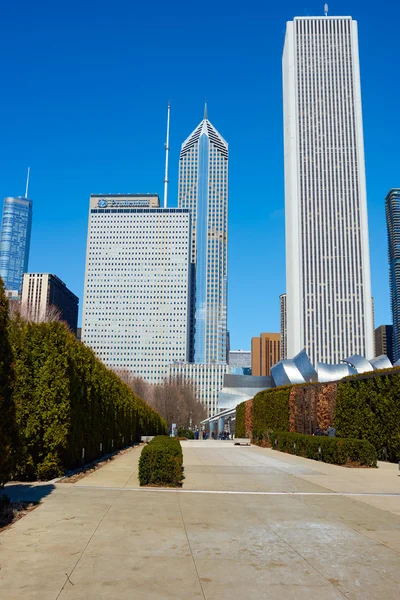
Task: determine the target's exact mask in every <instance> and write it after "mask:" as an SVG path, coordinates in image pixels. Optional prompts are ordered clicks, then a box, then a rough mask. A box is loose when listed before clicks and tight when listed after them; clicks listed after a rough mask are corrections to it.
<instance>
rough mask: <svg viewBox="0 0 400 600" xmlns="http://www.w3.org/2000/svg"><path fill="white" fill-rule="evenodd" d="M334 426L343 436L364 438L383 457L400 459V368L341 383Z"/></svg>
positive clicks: (354, 377) (352, 378) (395, 460)
mask: <svg viewBox="0 0 400 600" xmlns="http://www.w3.org/2000/svg"><path fill="white" fill-rule="evenodd" d="M334 424H335V427H336V429H337V432H338V434H339V435H340V436H341V437H351V438H357V439H365V440H368V441H369V442H371V443H372V444H373V446H374V447H375V448H376V451H377V452H378V456H379V458H381V457H382V453H383V448H384V447H386V449H387V456H388V459H389V460H391V461H394V462H397V461H398V460H399V459H400V369H392V370H390V371H383V372H379V371H378V372H376V373H371V374H367V375H365V374H364V375H359V376H353V377H351V378H347V379H345V380H343V381H340V382H339V383H338V394H337V399H336V410H335V416H334Z"/></svg>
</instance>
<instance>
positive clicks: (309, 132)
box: [283, 17, 374, 365]
mask: <svg viewBox="0 0 400 600" xmlns="http://www.w3.org/2000/svg"><path fill="white" fill-rule="evenodd" d="M283 98H284V142H285V218H286V294H287V300H286V301H287V356H288V358H292V357H293V356H294V355H295V354H297V353H298V352H299V351H300V350H302V349H303V348H305V349H306V351H307V353H308V355H309V356H310V358H311V360H312V362H313V363H314V365H316V363H317V361H324V362H328V363H338V362H339V361H340V360H341V359H343V358H345V357H347V356H350V355H352V354H361V355H362V356H365V357H367V358H371V357H372V356H373V351H374V335H373V324H372V305H371V282H370V260H369V242H368V221H367V199H366V183H365V168H364V142H363V126H362V111H361V90H360V70H359V58H358V36H357V23H356V21H353V20H352V19H351V17H296V18H295V19H294V21H292V22H288V23H287V29H286V39H285V47H284V52H283Z"/></svg>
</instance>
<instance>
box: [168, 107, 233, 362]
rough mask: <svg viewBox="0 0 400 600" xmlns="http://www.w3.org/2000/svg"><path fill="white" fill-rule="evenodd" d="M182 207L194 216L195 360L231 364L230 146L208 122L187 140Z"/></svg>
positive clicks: (181, 173) (182, 167) (182, 158)
mask: <svg viewBox="0 0 400 600" xmlns="http://www.w3.org/2000/svg"><path fill="white" fill-rule="evenodd" d="M178 205H179V207H180V208H188V209H189V210H190V213H191V216H192V248H191V261H192V264H193V268H194V283H195V285H194V290H193V294H192V296H193V301H194V310H193V314H194V319H193V323H192V337H193V360H194V362H196V363H225V362H226V329H227V281H228V144H227V142H226V141H225V140H224V138H223V137H222V136H221V135H220V134H219V133H218V131H217V130H216V129H215V127H213V125H212V124H211V123H210V121H209V120H208V110H207V103H205V105H204V118H203V120H202V121H201V123H200V124H199V125H198V126H197V127H196V129H195V130H194V131H193V132H192V133H191V134H190V136H189V137H188V138H187V139H186V140H185V141H184V143H183V144H182V148H181V153H180V161H179V186H178Z"/></svg>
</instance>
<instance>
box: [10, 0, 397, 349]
mask: <svg viewBox="0 0 400 600" xmlns="http://www.w3.org/2000/svg"><path fill="white" fill-rule="evenodd" d="M317 8H318V9H320V10H321V11H322V7H317ZM331 8H333V7H331ZM257 10H258V11H259V14H260V16H262V17H263V16H264V14H265V13H266V12H267V11H266V8H265V7H264V6H262V5H261V3H260V5H259V6H258V7H257ZM347 10H348V8H346V9H344V5H343V4H342V5H341V4H340V3H339V4H338V5H337V6H336V5H335V11H336V12H337V13H339V14H340V13H341V14H346V13H347ZM14 12H15V11H14V10H13V9H12V8H10V7H7V9H6V17H8V19H9V20H10V19H11V22H12V19H13V18H14V16H15V18H16V15H14ZM245 12H246V11H243V13H242V14H239V13H234V14H233V15H231V16H230V17H229V19H230V21H229V24H230V27H229V30H226V31H224V40H225V43H226V45H227V53H225V55H224V58H222V57H218V60H216V61H211V60H210V57H211V55H213V53H212V52H211V49H210V48H207V47H204V45H200V44H197V45H196V44H195V46H194V47H193V48H192V54H191V61H193V60H195V61H198V63H196V64H198V65H199V66H200V65H204V64H207V69H206V70H203V72H202V77H201V78H200V79H199V78H198V75H197V73H195V70H190V69H189V70H187V69H186V67H187V64H188V61H187V59H186V61H185V60H183V62H182V63H181V61H180V59H179V60H175V58H176V57H177V54H178V48H177V47H174V46H173V47H172V48H171V64H174V65H176V68H175V67H174V69H175V70H174V71H173V72H171V70H167V71H166V73H165V77H163V76H162V74H161V73H160V71H159V70H157V68H156V66H155V62H154V61H153V60H150V61H149V60H148V59H146V58H145V56H144V55H143V57H144V62H143V67H144V66H145V65H146V70H147V71H148V77H147V76H146V73H145V72H144V71H140V72H139V71H138V70H137V69H138V63H136V62H135V60H133V61H132V56H133V54H132V52H133V51H136V49H138V48H140V44H141V41H142V40H141V32H140V31H139V32H138V36H136V37H135V39H134V40H132V41H131V42H130V43H129V44H127V45H126V46H125V45H124V46H123V47H122V46H121V44H122V41H121V40H123V39H124V37H123V36H119V37H118V41H116V42H115V43H113V45H112V47H110V48H108V50H107V53H108V54H109V57H110V58H109V60H110V68H108V66H107V65H108V63H107V64H104V61H103V60H102V58H103V53H102V52H100V54H99V52H98V51H97V54H98V58H97V56H96V57H95V56H94V55H93V56H92V55H89V54H88V49H87V48H86V47H83V46H82V43H83V42H82V40H83V38H81V37H80V36H79V35H78V37H77V39H76V40H75V43H74V45H73V47H71V50H72V52H71V53H69V54H68V56H65V57H63V56H61V57H59V56H58V55H59V52H60V49H61V48H62V47H64V48H65V47H67V48H68V47H69V46H68V41H67V39H63V41H61V39H59V40H58V37H59V35H58V34H59V32H58V30H57V27H58V26H57V23H54V27H53V30H52V29H51V28H49V27H48V23H47V25H46V28H45V29H43V26H42V24H41V23H40V21H37V23H36V20H35V14H34V13H33V12H32V13H31V11H30V9H29V8H28V11H27V13H26V14H24V15H22V17H20V15H18V25H19V27H20V31H21V35H23V36H24V39H26V40H27V43H28V40H29V39H30V32H31V31H32V29H31V26H32V22H34V23H35V26H36V29H37V32H38V33H39V36H40V44H39V46H38V45H37V44H36V43H35V44H32V46H33V47H32V49H31V50H30V60H31V62H28V63H27V64H26V66H25V67H24V65H23V64H22V63H20V62H19V61H20V59H21V57H22V56H23V55H24V52H25V53H26V47H25V46H22V47H18V48H16V49H15V51H14V52H13V54H12V55H10V61H9V63H8V65H7V69H6V73H5V81H6V83H8V85H9V87H10V88H12V89H13V90H14V92H15V94H13V98H14V97H16V98H18V102H14V101H13V102H11V97H10V96H8V97H4V98H2V103H3V106H4V111H3V114H4V115H7V120H6V122H5V123H4V133H5V141H6V144H5V145H4V147H3V149H2V160H3V165H4V173H3V177H2V182H1V186H2V188H1V189H2V190H3V191H2V194H1V195H2V197H4V196H8V195H13V194H14V195H15V194H18V193H22V190H21V189H20V188H23V187H24V171H25V166H26V165H28V164H31V165H32V167H33V169H32V184H31V185H32V196H33V197H34V198H35V217H34V229H33V236H32V245H31V262H30V265H29V269H30V270H31V271H36V272H37V271H39V272H41V271H49V272H56V273H57V274H58V275H59V276H60V277H61V278H62V279H63V280H64V281H67V282H68V285H69V286H70V287H71V289H72V290H73V291H74V292H75V293H77V295H78V296H79V297H80V298H83V294H82V288H83V270H84V259H83V258H82V257H83V256H84V252H85V250H84V247H85V238H86V225H87V198H88V196H89V194H90V193H91V192H93V191H103V190H104V191H110V192H112V191H115V190H117V191H125V190H126V191H131V190H139V191H153V190H154V191H156V192H158V193H159V194H161V192H162V180H163V171H164V164H163V163H164V152H163V142H164V134H165V106H166V103H167V99H168V97H169V96H170V97H171V99H172V123H171V154H170V164H171V165H173V164H176V163H175V161H176V160H177V157H178V155H179V145H180V142H181V140H182V139H183V138H184V137H185V135H186V134H187V128H188V124H190V123H191V122H193V121H194V122H196V121H197V115H198V113H199V111H201V107H202V104H203V99H204V96H205V95H207V97H208V102H209V105H210V110H211V115H212V121H215V123H217V124H218V128H219V130H220V131H222V132H223V133H224V136H226V138H227V139H229V142H230V149H231V167H232V168H231V193H230V223H229V225H230V253H229V259H230V288H229V323H228V327H230V329H231V330H232V347H248V346H249V331H254V330H255V331H257V330H260V329H264V330H272V331H273V330H277V327H278V323H279V303H278V301H277V296H278V295H279V294H280V293H282V292H284V291H285V284H284V264H283V214H282V206H283V199H282V198H283V191H282V190H283V186H282V163H283V160H282V151H281V148H282V119H281V97H280V94H281V92H280V86H281V75H280V55H281V50H282V45H283V33H284V26H285V21H286V20H288V19H291V18H293V16H294V15H296V14H298V13H299V12H301V11H299V6H298V5H296V4H295V3H290V2H289V3H288V4H287V5H286V6H285V7H284V8H277V9H274V10H273V13H272V14H271V19H268V26H267V30H268V36H265V35H264V34H262V35H261V33H262V32H264V31H265V21H263V19H262V18H261V19H260V21H259V22H258V21H257V22H254V19H252V27H253V29H252V34H251V36H249V34H246V35H247V38H246V39H248V40H249V43H248V44H247V45H245V48H241V49H240V52H239V48H237V50H236V48H235V44H234V42H235V43H236V39H237V36H238V34H239V32H240V31H241V29H242V27H243V26H246V24H247V23H250V20H247V17H246V14H245ZM313 12H314V13H315V12H318V11H313ZM331 12H332V11H331ZM352 12H353V16H354V17H356V18H357V19H358V21H359V23H360V50H361V63H362V65H361V66H362V81H363V109H364V125H365V140H366V157H367V174H368V182H367V183H368V197H369V218H370V235H371V238H372V239H371V250H373V251H372V252H371V259H372V263H373V264H372V275H373V277H372V291H373V295H374V297H375V308H376V311H375V313H376V323H388V322H390V303H389V282H388V269H387V257H386V255H385V253H384V251H383V250H382V247H383V248H385V247H386V231H385V216H384V206H383V205H384V196H385V194H386V192H387V190H388V189H390V188H391V187H396V186H398V183H397V181H396V177H397V173H398V168H397V165H398V162H399V158H398V152H399V150H398V147H397V145H396V143H395V141H396V132H397V131H398V117H397V115H396V113H395V112H394V104H395V102H394V99H395V98H396V97H397V96H398V94H396V88H397V86H398V82H397V80H396V78H395V77H393V75H394V73H395V66H394V63H393V61H392V60H391V58H390V57H391V56H393V51H394V50H395V46H394V45H393V44H394V42H393V40H392V39H391V38H390V36H387V35H386V29H385V26H384V19H375V18H374V19H373V18H372V16H371V15H370V14H369V13H368V11H366V10H365V6H364V8H361V5H359V6H356V5H355V6H354V7H353V8H352ZM396 12H398V7H396V6H395V7H394V13H395V15H396ZM91 14H92V13H91V10H90V9H89V8H88V7H85V8H84V9H83V11H82V19H81V21H80V22H81V24H82V26H85V25H86V24H89V22H90V20H89V15H91ZM96 14H97V18H98V22H97V27H98V32H99V35H100V34H101V32H102V31H103V33H105V29H104V27H105V23H106V21H107V26H108V15H107V19H106V15H104V14H102V11H101V10H100V11H98V12H97V13H96ZM223 14H224V11H223V9H222V8H217V13H216V14H215V19H214V21H213V24H212V28H215V29H216V30H218V29H219V28H220V27H221V23H222V17H223ZM395 15H394V18H395ZM144 16H145V15H142V17H144ZM176 16H177V13H175V11H174V9H173V10H172V12H171V17H173V18H175V17H176ZM53 17H54V15H52V14H49V15H48V18H49V19H50V23H51V19H52V18H53ZM185 20H187V16H185V15H183V14H180V15H179V18H178V19H177V23H176V26H177V27H178V28H179V30H180V31H182V30H185V27H182V25H183V24H184V23H185ZM113 21H114V25H115V24H116V22H118V26H121V27H122V31H123V27H124V24H123V23H122V21H121V19H120V18H118V17H117V16H113V17H112V19H111V22H113ZM261 23H264V25H263V26H261ZM63 26H64V27H65V30H66V31H68V30H69V29H71V31H72V29H73V27H74V25H73V22H72V20H70V19H69V17H68V14H67V15H66V19H65V20H63ZM197 27H198V26H197V25H196V24H195V26H194V30H192V33H191V37H192V36H193V35H194V34H195V33H196V31H197ZM155 28H156V29H155V31H156V32H157V33H159V26H158V23H157V22H156V23H155ZM11 30H12V29H11V28H10V31H11ZM213 30H214V29H213ZM172 31H174V29H172ZM53 34H54V35H53ZM56 34H57V35H56ZM7 36H8V32H6V38H5V41H7ZM372 36H373V38H374V39H375V40H376V44H375V48H374V50H373V51H372V48H371V45H370V44H369V41H370V39H371V37H372ZM36 37H37V36H36V35H35V38H36ZM72 37H73V36H71V35H69V39H72ZM56 39H57V43H56V41H55V40H56ZM163 39H164V38H163V37H162V36H161V37H157V36H156V39H155V45H154V46H153V55H152V57H153V58H157V59H158V57H161V56H162V54H161V52H160V48H161V46H162V40H163ZM49 43H50V44H52V48H53V49H54V52H52V53H51V56H50V54H49V57H48V58H46V60H45V61H44V62H40V61H39V62H37V63H36V62H35V60H36V58H37V57H38V56H39V55H40V57H41V56H42V54H41V52H42V51H43V48H44V46H45V45H46V47H47V46H48V44H49ZM54 44H55V45H54ZM57 44H58V45H57ZM24 48H25V51H24ZM78 56H79V61H81V60H83V61H85V60H88V59H89V58H90V60H92V61H93V64H92V63H91V69H90V70H89V72H86V73H85V78H80V76H79V70H78V69H76V70H74V71H70V67H72V66H73V65H74V64H75V61H77V60H78ZM213 56H214V55H213ZM53 57H54V64H56V63H57V72H58V73H59V74H60V77H59V79H56V85H55V86H53V87H52V89H51V90H50V89H47V88H46V83H45V81H44V78H45V77H48V73H49V72H51V66H52V65H51V64H50V63H48V61H52V60H53ZM56 58H61V60H56ZM116 59H118V60H116ZM146 60H147V62H146ZM221 60H222V62H221ZM118 62H120V64H121V69H122V68H125V66H126V65H127V64H128V63H129V64H130V67H129V68H130V69H132V71H131V73H132V77H131V79H132V81H133V80H135V77H136V80H137V78H138V77H139V76H140V81H142V82H143V83H144V84H147V83H149V84H150V87H149V90H152V89H153V88H152V87H151V86H152V85H153V86H154V84H153V83H150V78H152V80H153V81H157V84H156V85H157V99H155V98H154V97H149V96H148V95H147V94H146V95H142V96H141V95H136V96H135V97H134V99H133V101H132V98H130V99H129V102H128V95H127V96H126V99H125V97H119V96H118V99H117V95H115V97H114V98H109V97H106V95H104V94H95V95H93V93H92V92H93V90H94V89H99V86H100V85H101V81H100V79H98V77H99V76H100V73H101V76H102V77H103V76H104V78H105V79H106V80H107V81H108V85H109V86H111V87H114V88H116V86H117V82H118V81H120V80H121V72H120V71H116V72H115V70H113V69H111V64H112V65H114V64H118ZM161 62H164V61H161ZM41 65H43V66H41ZM238 66H239V67H240V68H237V67H238ZM92 67H93V68H92ZM100 67H101V69H100ZM233 67H234V70H233ZM243 67H244V68H243ZM24 69H26V72H27V73H28V72H29V71H32V73H33V74H34V76H33V75H32V77H31V79H30V95H29V102H28V97H27V96H24V94H22V93H20V92H21V91H22V89H21V88H20V87H19V86H20V82H19V80H16V79H15V78H14V74H15V73H20V74H21V76H23V74H24V73H25V71H24ZM221 69H223V73H224V77H223V78H220V75H221ZM183 72H184V73H185V76H184V77H182V73H183ZM259 73H262V76H261V77H260V76H259ZM65 76H67V77H69V79H68V80H69V81H70V84H71V85H69V86H68V87H67V88H64V87H61V81H63V80H64V79H65ZM220 79H221V81H220ZM136 80H135V85H136ZM167 80H168V84H167ZM222 80H223V82H222ZM388 80H390V81H391V89H390V93H389V90H388V88H387V86H385V84H384V82H385V81H388ZM222 83H223V85H222ZM250 88H251V89H252V94H251V95H249V94H248V90H249V89H250ZM42 89H43V90H44V91H45V93H46V97H47V99H48V103H46V102H45V103H44V104H43V102H42V101H41V98H42V97H43V94H42ZM73 89H79V90H80V92H79V97H78V96H76V95H75V94H74V93H72V91H71V90H73ZM376 89H380V94H379V98H378V97H377V95H376V93H375V90H376ZM164 91H165V93H164ZM248 96H252V99H251V100H250V97H248ZM254 96H255V97H256V98H262V102H261V101H260V102H258V101H257V102H254ZM64 101H65V105H64V104H63V102H64ZM59 102H61V104H60V107H62V109H63V110H62V111H60V110H59V108H58V104H59ZM113 103H114V104H113ZM115 103H118V111H117V114H116V113H115V111H112V110H111V111H110V108H111V109H112V107H113V106H114V105H115ZM42 105H43V110H42ZM382 106H384V107H385V110H380V109H381V107H382ZM28 107H29V110H27V108H28ZM52 107H54V109H53V108H52ZM55 107H57V110H55ZM89 107H90V110H89ZM61 114H62V118H61ZM17 117H18V118H17ZM393 118H395V120H393ZM99 119H100V120H99ZM99 125H101V127H99ZM122 125H123V126H122ZM22 136H23V139H24V144H21V143H20V140H21V139H22ZM139 140H140V144H139ZM77 141H78V143H77ZM132 142H133V143H132ZM377 147H382V148H384V150H383V151H382V152H379V153H377V152H376V148H377ZM100 148H101V151H100ZM157 148H158V149H159V150H158V154H157V150H156V149H157ZM389 148H390V151H389ZM368 162H369V166H368ZM170 180H171V186H170V194H169V197H170V203H169V204H170V206H173V205H176V201H177V194H176V188H177V177H176V172H175V170H171V174H170ZM265 239H268V243H269V245H271V246H272V247H274V249H275V252H274V255H273V256H271V254H270V253H268V252H266V251H265ZM71 240H73V243H72V244H71V243H70V241H71ZM266 272H268V277H267V278H265V277H264V276H262V275H263V273H266ZM255 282H257V294H256V295H255V298H254V301H253V303H252V310H251V311H246V297H247V294H248V292H249V290H250V289H251V288H252V286H254V284H255Z"/></svg>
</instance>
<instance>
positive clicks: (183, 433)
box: [178, 427, 194, 440]
mask: <svg viewBox="0 0 400 600" xmlns="http://www.w3.org/2000/svg"><path fill="white" fill-rule="evenodd" d="M178 437H182V438H187V439H188V440H194V431H192V430H191V429H185V428H184V427H181V428H180V429H178Z"/></svg>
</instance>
